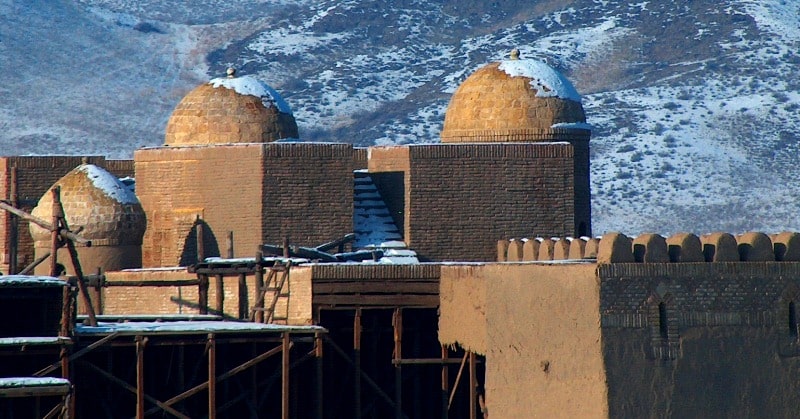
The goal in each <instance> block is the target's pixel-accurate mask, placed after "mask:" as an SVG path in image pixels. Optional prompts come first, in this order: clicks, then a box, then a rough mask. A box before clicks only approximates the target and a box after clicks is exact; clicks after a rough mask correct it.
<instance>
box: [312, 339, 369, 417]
mask: <svg viewBox="0 0 800 419" xmlns="http://www.w3.org/2000/svg"><path fill="white" fill-rule="evenodd" d="M314 356H315V357H316V363H317V400H316V402H317V403H316V407H317V419H324V413H323V412H324V409H323V408H322V406H323V399H324V395H323V390H324V383H323V381H322V379H323V375H322V373H323V366H324V365H323V363H322V335H321V334H320V333H319V332H317V333H314ZM358 379H359V380H361V377H358Z"/></svg>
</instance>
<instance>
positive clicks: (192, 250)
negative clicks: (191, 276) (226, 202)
mask: <svg viewBox="0 0 800 419" xmlns="http://www.w3.org/2000/svg"><path fill="white" fill-rule="evenodd" d="M200 232H202V243H203V246H202V247H203V249H202V250H203V251H202V257H203V258H207V257H213V256H217V257H218V256H220V252H219V243H218V242H217V236H216V235H215V234H214V231H213V230H211V226H209V225H208V223H206V222H205V221H203V220H200V219H198V220H197V221H195V223H194V225H193V226H192V228H191V229H190V230H189V232H188V234H187V235H186V238H185V239H184V240H183V252H182V253H181V259H180V261H179V262H178V263H179V265H178V266H189V265H194V264H195V263H197V262H199V260H198V254H199V252H198V246H197V242H198V240H197V239H198V235H199V234H200Z"/></svg>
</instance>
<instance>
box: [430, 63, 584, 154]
mask: <svg viewBox="0 0 800 419" xmlns="http://www.w3.org/2000/svg"><path fill="white" fill-rule="evenodd" d="M515 52H516V50H515ZM518 57H519V54H518V52H517V53H516V54H515V53H514V52H512V58H511V59H510V60H504V61H501V62H496V63H491V64H488V65H486V66H484V67H482V68H480V69H478V70H477V71H475V72H474V73H473V74H472V75H470V76H469V77H468V78H467V79H466V80H464V82H463V83H461V86H459V87H458V89H457V90H456V92H455V93H454V94H453V97H452V98H451V99H450V105H449V106H448V107H447V113H446V114H445V119H444V128H443V129H442V133H441V137H442V142H493V141H502V142H505V141H559V140H562V139H566V138H563V137H564V136H566V137H574V136H576V135H577V136H580V137H586V138H587V139H588V135H589V129H590V128H589V125H587V124H586V116H585V114H584V113H583V106H582V105H581V97H580V95H579V94H578V92H577V91H576V90H575V87H573V86H572V83H570V82H569V80H567V79H566V78H565V77H564V76H563V75H562V74H561V73H559V72H558V71H556V70H555V69H553V68H552V67H550V66H549V65H547V64H545V63H543V62H540V61H536V60H529V59H524V60H523V59H518Z"/></svg>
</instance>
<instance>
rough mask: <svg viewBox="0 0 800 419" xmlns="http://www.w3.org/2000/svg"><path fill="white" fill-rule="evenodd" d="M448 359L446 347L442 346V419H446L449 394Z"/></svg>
mask: <svg viewBox="0 0 800 419" xmlns="http://www.w3.org/2000/svg"><path fill="white" fill-rule="evenodd" d="M448 357H449V352H448V350H447V346H445V345H442V419H447V416H448V413H449V412H448V410H449V409H448V407H447V405H448V398H447V396H448V394H449V392H450V377H449V372H450V371H449V366H448V364H447V359H448Z"/></svg>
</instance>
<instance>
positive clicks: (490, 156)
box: [404, 143, 578, 261]
mask: <svg viewBox="0 0 800 419" xmlns="http://www.w3.org/2000/svg"><path fill="white" fill-rule="evenodd" d="M408 149H409V161H410V170H409V175H408V179H407V183H406V191H407V192H406V193H407V194H406V197H407V198H406V214H405V235H404V237H405V239H406V243H407V244H408V245H409V246H410V247H412V248H413V249H414V250H416V251H417V253H418V254H419V255H420V256H421V259H423V260H434V261H454V260H462V261H491V260H495V258H496V251H495V250H494V247H495V245H496V243H497V241H498V240H500V239H503V238H507V237H519V236H525V235H530V234H534V233H535V234H537V235H542V236H545V237H549V236H566V235H574V234H575V231H574V230H575V226H576V225H577V224H578V222H576V218H575V173H574V164H573V158H574V154H573V148H572V146H571V145H569V144H562V143H559V144H554V143H521V144H450V145H420V146H409V147H408ZM445 243H446V244H447V245H444V244H445Z"/></svg>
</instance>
